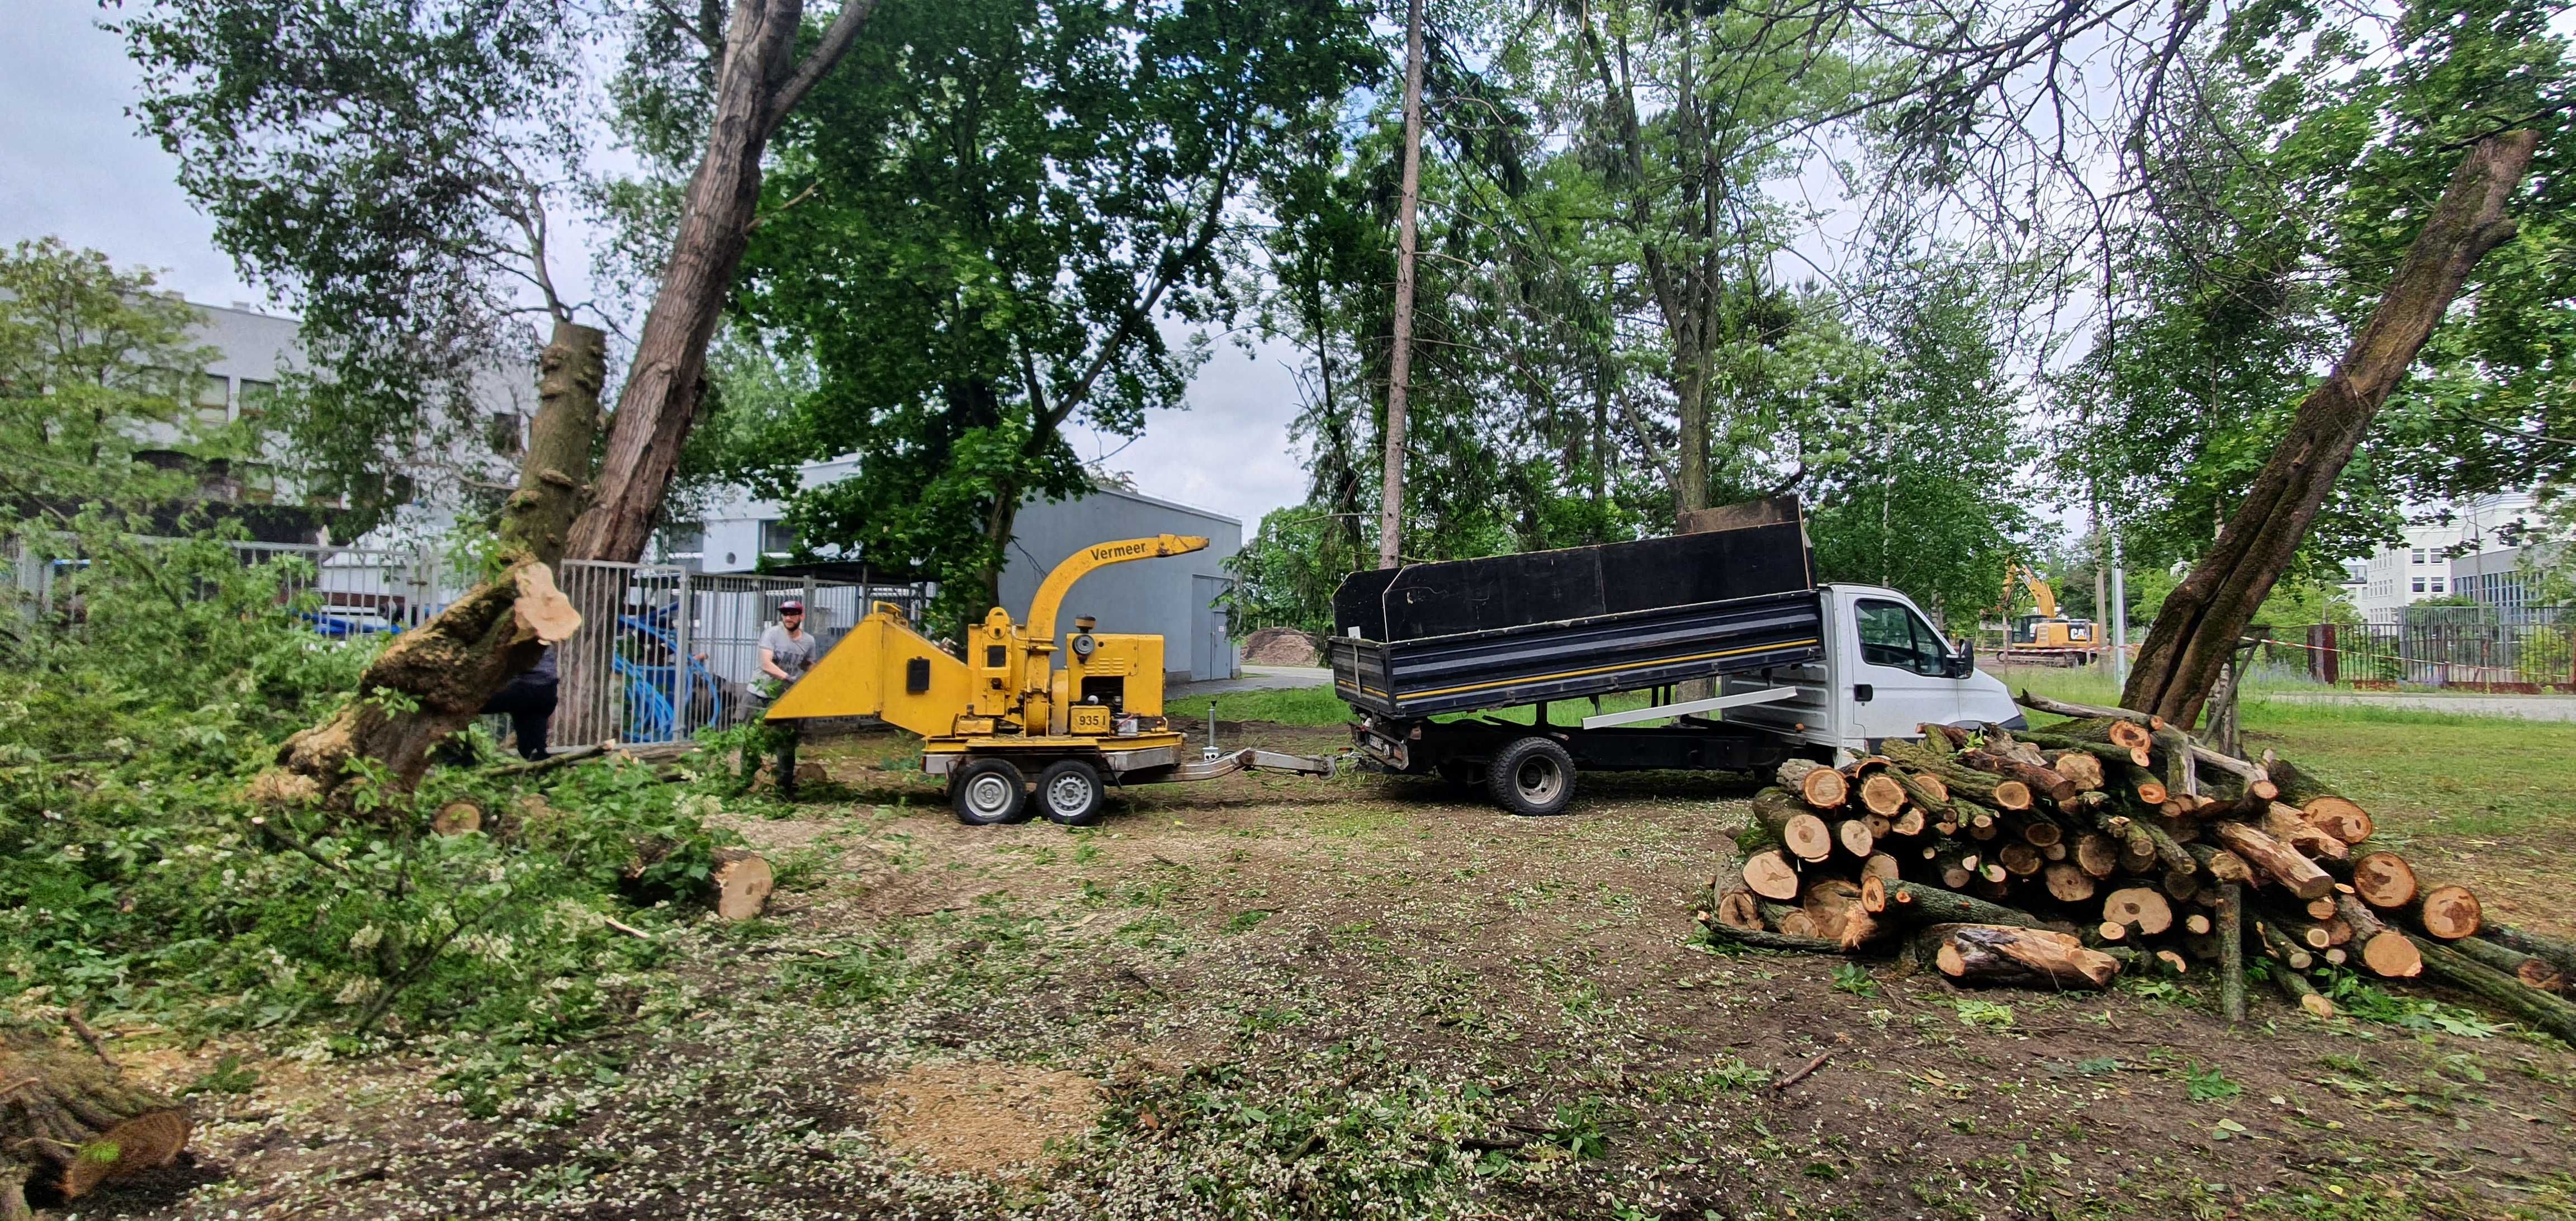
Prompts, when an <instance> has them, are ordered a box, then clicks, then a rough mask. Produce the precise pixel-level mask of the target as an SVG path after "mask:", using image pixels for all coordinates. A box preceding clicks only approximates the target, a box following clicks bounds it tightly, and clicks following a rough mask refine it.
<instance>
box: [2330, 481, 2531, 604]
mask: <svg viewBox="0 0 2576 1221" xmlns="http://www.w3.org/2000/svg"><path fill="white" fill-rule="evenodd" d="M2430 516H2431V517H2432V524H2428V525H2418V526H2409V527H2407V528H2406V541H2405V542H2404V543H2403V544H2401V545H2399V546H2394V547H2386V548H2382V549H2381V550H2380V551H2379V552H2377V553H2376V554H2374V555H2372V556H2371V557H2370V558H2369V559H2367V560H2364V561H2362V562H2361V563H2360V564H2359V566H2358V570H2357V572H2356V575H2357V576H2358V577H2359V578H2360V581H2361V585H2360V587H2359V588H2358V589H2356V590H2354V591H2353V602H2354V603H2355V604H2356V605H2357V606H2358V607H2359V608H2360V610H2361V617H2362V619H2363V620H2364V621H2365V622H2369V623H2397V622H2400V621H2401V620H2403V619H2404V618H2405V614H2406V608H2407V607H2408V606H2409V605H2412V604H2414V603H2417V602H2422V601H2425V600H2427V599H2431V598H2443V597H2460V596H2471V597H2477V596H2479V591H2480V590H2481V589H2483V588H2486V587H2487V586H2488V585H2489V582H2487V581H2485V580H2483V579H2477V580H2472V579H2471V578H2483V577H2486V576H2489V575H2491V574H2492V573H2494V572H2496V571H2499V569H2498V567H2497V561H2496V559H2495V558H2494V557H2495V553H2497V552H2499V551H2505V550H2509V549H2511V548H2512V546H2513V545H2514V543H2515V542H2517V541H2518V536H2519V534H2520V530H2521V528H2522V527H2524V526H2526V525H2528V524H2530V523H2531V522H2532V521H2533V520H2534V519H2535V517H2536V516H2537V508H2536V502H2535V501H2534V500H2533V498H2532V497H2531V496H2530V494H2528V493H2524V492H2504V493H2498V494H2495V495H2489V496H2480V497H2477V498H2475V499H2472V500H2467V501H2463V502H2461V503H2460V504H2457V505H2454V506H2451V507H2450V508H2447V509H2444V510H2442V511H2440V512H2439V513H2436V514H2432V515H2430ZM2510 567H2511V564H2510V563H2509V562H2507V563H2505V564H2504V568H2507V569H2509V568H2510ZM2481 600H2484V599H2483V598H2482V599H2481Z"/></svg>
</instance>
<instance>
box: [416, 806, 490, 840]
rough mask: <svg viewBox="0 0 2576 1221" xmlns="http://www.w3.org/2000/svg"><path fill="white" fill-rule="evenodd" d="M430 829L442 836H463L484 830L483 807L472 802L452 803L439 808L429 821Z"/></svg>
mask: <svg viewBox="0 0 2576 1221" xmlns="http://www.w3.org/2000/svg"><path fill="white" fill-rule="evenodd" d="M429 829H430V830H432V831H434V832H437V833H438V834H440V835H463V834H465V833H466V832H468V831H480V830H482V829H483V807H481V806H478V805H476V804H474V803H473V802H470V801H451V802H448V803H447V804H446V805H443V806H440V807H438V813H437V814H436V815H434V816H432V817H431V818H430V820H429Z"/></svg>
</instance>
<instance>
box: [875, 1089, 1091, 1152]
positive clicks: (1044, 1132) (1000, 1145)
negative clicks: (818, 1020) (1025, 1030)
mask: <svg viewBox="0 0 2576 1221" xmlns="http://www.w3.org/2000/svg"><path fill="white" fill-rule="evenodd" d="M877 1101H878V1102H879V1103H880V1104H881V1105H882V1106H883V1108H884V1110H883V1112H882V1114H881V1115H880V1117H879V1119H878V1122H877V1134H878V1136H879V1137H880V1138H881V1139H883V1140H884V1141H885V1142H886V1144H887V1145H889V1146H891V1147H892V1148H894V1149H895V1150H897V1151H899V1152H902V1153H907V1154H910V1155H912V1156H913V1157H915V1158H918V1159H920V1161H921V1163H922V1164H923V1165H925V1166H927V1167H929V1168H930V1169H933V1170H938V1171H944V1172H948V1173H967V1174H987V1175H1000V1176H1004V1177H1011V1176H1015V1175H1023V1174H1028V1173H1031V1172H1033V1171H1035V1170H1036V1169H1038V1168H1039V1167H1041V1166H1043V1165H1044V1164H1046V1163H1047V1162H1050V1161H1052V1160H1054V1158H1055V1157H1057V1156H1059V1155H1061V1154H1062V1153H1063V1152H1064V1151H1065V1150H1066V1148H1067V1147H1069V1146H1070V1145H1071V1144H1072V1143H1073V1142H1074V1141H1076V1140H1079V1139H1080V1138H1081V1136H1082V1134H1083V1133H1085V1132H1088V1131H1090V1130H1091V1126H1092V1125H1093V1124H1094V1123H1096V1122H1098V1120H1099V1118H1100V1106H1101V1091H1100V1083H1098V1082H1096V1081H1093V1080H1092V1079H1090V1078H1089V1077H1085V1076H1082V1075H1081V1074H1079V1073H1068V1072H1052V1071H1049V1070H1046V1069H1041V1068H1034V1067H1030V1066H1027V1065H1018V1064H949V1065H936V1066H925V1067H920V1068H915V1069H912V1070H911V1071H909V1072H906V1073H904V1074H902V1075H901V1076H898V1077H896V1078H894V1079H893V1080H890V1081H888V1082H886V1083H885V1086H884V1087H883V1091H882V1092H881V1093H880V1094H879V1095H878V1097H877ZM1050 1143H1052V1144H1053V1145H1054V1146H1055V1148H1053V1149H1050V1148H1049V1147H1048V1146H1049V1145H1050Z"/></svg>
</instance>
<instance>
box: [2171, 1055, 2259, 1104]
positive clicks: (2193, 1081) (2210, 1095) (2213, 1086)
mask: <svg viewBox="0 0 2576 1221" xmlns="http://www.w3.org/2000/svg"><path fill="white" fill-rule="evenodd" d="M2182 1079H2183V1084H2184V1086H2185V1087H2186V1088H2187V1089H2188V1090H2189V1091H2190V1093H2191V1100H2192V1101H2193V1102H2226V1101H2229V1100H2230V1099H2233V1098H2235V1097H2237V1096H2238V1095H2240V1094H2243V1093H2244V1092H2245V1087H2244V1086H2241V1085H2238V1084H2236V1083H2235V1082H2233V1081H2230V1080H2228V1079H2227V1074H2226V1073H2223V1072H2221V1071H2219V1068H2218V1066H2217V1065H2215V1064H2212V1065H2210V1066H2208V1067H2207V1068H2203V1067H2201V1066H2200V1065H2198V1064H2191V1065H2187V1066H2185V1067H2184V1069H2183V1070H2182Z"/></svg>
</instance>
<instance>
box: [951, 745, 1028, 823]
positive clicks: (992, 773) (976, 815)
mask: <svg viewBox="0 0 2576 1221" xmlns="http://www.w3.org/2000/svg"><path fill="white" fill-rule="evenodd" d="M1028 798H1029V786H1028V781H1026V780H1025V779H1022V778H1021V776H1020V769H1018V768H1016V767H1013V766H1011V762H1010V760H1008V759H969V760H967V761H966V765H965V766H963V767H960V768H958V769H957V773H956V774H955V775H954V776H951V777H950V778H949V780H948V808H949V809H951V810H954V811H956V814H957V821H959V822H962V823H964V824H966V825H967V826H970V827H994V826H1001V825H1003V824H1006V823H1022V822H1027V821H1028V820H1029V800H1028Z"/></svg>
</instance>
